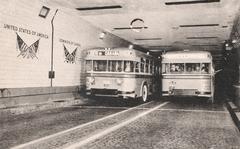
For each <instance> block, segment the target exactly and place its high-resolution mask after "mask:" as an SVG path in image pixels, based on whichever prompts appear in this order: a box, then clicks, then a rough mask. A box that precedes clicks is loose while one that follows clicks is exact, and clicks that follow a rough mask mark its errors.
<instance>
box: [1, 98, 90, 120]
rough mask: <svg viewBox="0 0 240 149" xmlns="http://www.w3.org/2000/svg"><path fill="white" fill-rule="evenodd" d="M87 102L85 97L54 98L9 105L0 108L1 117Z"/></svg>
mask: <svg viewBox="0 0 240 149" xmlns="http://www.w3.org/2000/svg"><path fill="white" fill-rule="evenodd" d="M86 102H87V99H84V98H83V99H73V100H56V101H51V102H45V103H39V104H32V105H21V106H17V107H9V108H4V109H0V115H1V117H5V116H9V115H19V114H25V113H31V112H36V111H41V110H48V109H54V108H60V107H67V106H71V105H76V104H84V103H86Z"/></svg>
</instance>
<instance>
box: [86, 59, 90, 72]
mask: <svg viewBox="0 0 240 149" xmlns="http://www.w3.org/2000/svg"><path fill="white" fill-rule="evenodd" d="M85 68H86V71H91V70H92V61H91V60H86V65H85Z"/></svg>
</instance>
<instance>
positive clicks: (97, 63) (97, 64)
mask: <svg viewBox="0 0 240 149" xmlns="http://www.w3.org/2000/svg"><path fill="white" fill-rule="evenodd" d="M93 70H94V71H107V61H105V60H94V61H93Z"/></svg>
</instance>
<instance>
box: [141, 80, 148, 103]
mask: <svg viewBox="0 0 240 149" xmlns="http://www.w3.org/2000/svg"><path fill="white" fill-rule="evenodd" d="M147 98H148V87H147V85H146V84H144V85H143V87H142V97H141V99H142V101H143V102H146V101H147Z"/></svg>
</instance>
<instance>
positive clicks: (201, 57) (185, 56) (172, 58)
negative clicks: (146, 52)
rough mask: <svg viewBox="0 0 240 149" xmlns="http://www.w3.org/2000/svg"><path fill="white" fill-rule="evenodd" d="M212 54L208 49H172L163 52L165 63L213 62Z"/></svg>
mask: <svg viewBox="0 0 240 149" xmlns="http://www.w3.org/2000/svg"><path fill="white" fill-rule="evenodd" d="M211 61H212V56H211V53H210V52H207V51H171V52H167V53H165V54H162V62H163V63H176V62H179V63H185V62H211Z"/></svg>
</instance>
